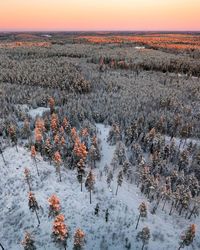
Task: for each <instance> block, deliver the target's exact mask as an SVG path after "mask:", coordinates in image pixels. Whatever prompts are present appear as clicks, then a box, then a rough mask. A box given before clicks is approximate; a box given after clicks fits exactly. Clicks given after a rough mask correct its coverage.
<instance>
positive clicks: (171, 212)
mask: <svg viewBox="0 0 200 250" xmlns="http://www.w3.org/2000/svg"><path fill="white" fill-rule="evenodd" d="M173 207H174V201H172V205H171V209H170V212H169V215H171V214H172V209H173Z"/></svg>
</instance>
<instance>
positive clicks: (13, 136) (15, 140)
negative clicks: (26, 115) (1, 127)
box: [10, 125, 18, 152]
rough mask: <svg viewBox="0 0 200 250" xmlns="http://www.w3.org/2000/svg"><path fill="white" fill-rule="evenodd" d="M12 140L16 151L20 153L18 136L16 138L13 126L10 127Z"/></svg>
mask: <svg viewBox="0 0 200 250" xmlns="http://www.w3.org/2000/svg"><path fill="white" fill-rule="evenodd" d="M10 139H11V141H12V142H13V143H14V145H15V147H16V150H17V152H18V148H17V136H16V133H15V129H14V127H13V126H12V125H10Z"/></svg>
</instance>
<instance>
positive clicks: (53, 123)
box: [51, 113, 58, 134]
mask: <svg viewBox="0 0 200 250" xmlns="http://www.w3.org/2000/svg"><path fill="white" fill-rule="evenodd" d="M57 128H58V124H57V117H56V115H55V114H54V113H53V114H52V120H51V130H52V132H53V134H55V133H56V131H57Z"/></svg>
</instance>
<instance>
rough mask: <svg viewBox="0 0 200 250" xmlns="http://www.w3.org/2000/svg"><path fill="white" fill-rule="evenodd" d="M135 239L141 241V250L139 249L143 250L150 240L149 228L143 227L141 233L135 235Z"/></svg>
mask: <svg viewBox="0 0 200 250" xmlns="http://www.w3.org/2000/svg"><path fill="white" fill-rule="evenodd" d="M136 238H137V239H138V240H141V241H142V243H143V245H142V249H141V250H143V249H144V246H145V245H147V244H148V243H149V239H150V238H151V234H150V228H149V227H144V228H143V229H142V231H140V232H139V233H138V234H137V236H136Z"/></svg>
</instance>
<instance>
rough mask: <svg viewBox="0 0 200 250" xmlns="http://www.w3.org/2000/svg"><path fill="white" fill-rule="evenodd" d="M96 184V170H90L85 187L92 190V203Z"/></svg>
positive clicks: (89, 190)
mask: <svg viewBox="0 0 200 250" xmlns="http://www.w3.org/2000/svg"><path fill="white" fill-rule="evenodd" d="M94 184H95V177H94V171H93V170H90V172H89V174H88V176H87V178H86V181H85V187H86V189H87V190H88V192H90V204H91V203H92V190H93V189H94Z"/></svg>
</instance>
